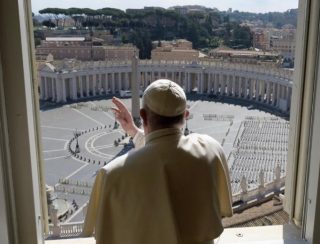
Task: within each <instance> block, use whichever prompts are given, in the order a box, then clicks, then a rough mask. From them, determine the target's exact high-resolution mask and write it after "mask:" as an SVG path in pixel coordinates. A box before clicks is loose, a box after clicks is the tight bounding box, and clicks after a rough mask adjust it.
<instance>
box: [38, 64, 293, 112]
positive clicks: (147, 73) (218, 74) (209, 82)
mask: <svg viewBox="0 0 320 244" xmlns="http://www.w3.org/2000/svg"><path fill="white" fill-rule="evenodd" d="M132 72H133V69H132V63H131V61H125V62H111V61H109V62H103V61H99V62H80V61H75V60H70V61H61V62H57V61H56V62H51V63H45V64H43V65H41V66H40V68H39V76H40V77H39V80H40V98H41V100H49V101H52V102H56V103H65V102H67V101H77V100H79V99H83V98H89V97H95V96H105V95H108V94H113V95H116V94H118V93H119V92H120V90H130V89H131V88H132V86H133V84H134V83H133V82H139V84H138V86H139V88H140V90H144V89H145V88H146V87H147V86H148V85H149V84H150V83H151V82H152V81H154V80H157V79H160V78H167V79H171V80H173V81H174V82H176V83H178V84H179V85H180V86H181V87H182V88H183V89H184V90H185V92H186V93H187V94H188V93H196V94H202V95H204V94H207V95H212V96H226V97H230V98H235V99H245V100H250V101H252V102H256V103H260V104H264V105H266V106H270V107H272V108H276V109H279V110H281V111H283V112H288V111H289V109H290V103H291V94H292V79H293V78H292V76H293V71H291V70H283V69H279V68H275V67H272V68H270V67H264V66H261V65H249V64H233V63H223V62H215V61H211V62H208V61H203V62H181V61H161V62H158V61H147V60H140V61H139V63H138V66H137V73H138V75H137V76H138V78H137V80H138V81H136V80H132V76H131V73H132Z"/></svg>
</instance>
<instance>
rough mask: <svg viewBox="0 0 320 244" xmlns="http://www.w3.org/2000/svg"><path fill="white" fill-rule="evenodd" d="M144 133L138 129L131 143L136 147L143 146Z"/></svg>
mask: <svg viewBox="0 0 320 244" xmlns="http://www.w3.org/2000/svg"><path fill="white" fill-rule="evenodd" d="M144 143H145V141H144V133H143V130H141V129H139V130H138V132H137V133H136V135H135V136H134V137H133V144H134V146H135V148H136V149H139V148H141V147H143V146H144Z"/></svg>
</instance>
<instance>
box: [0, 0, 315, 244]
mask: <svg viewBox="0 0 320 244" xmlns="http://www.w3.org/2000/svg"><path fill="white" fill-rule="evenodd" d="M299 11H302V13H301V14H300V15H299V24H298V31H297V33H298V35H297V36H298V37H297V39H298V40H300V41H301V43H300V44H299V42H297V44H298V45H296V47H297V48H296V59H295V60H296V64H297V66H296V70H297V71H296V72H295V75H294V79H295V81H299V82H295V91H294V92H293V94H292V96H293V98H294V99H293V101H292V103H293V104H294V105H295V106H291V120H290V124H291V123H294V126H292V128H291V131H290V141H291V142H292V143H290V144H289V155H288V157H289V159H292V161H293V162H294V163H293V166H294V167H288V171H287V179H286V199H287V201H286V209H287V210H288V211H289V213H290V217H291V218H293V219H294V218H295V211H296V209H297V207H299V206H300V207H301V206H302V207H303V208H302V209H303V210H304V212H302V213H300V214H301V219H298V221H296V224H298V225H300V224H301V225H302V227H303V228H302V232H301V237H302V238H306V239H307V240H308V242H310V243H313V242H315V241H316V240H318V241H319V240H320V237H319V235H320V234H319V233H317V232H316V230H315V223H316V222H319V219H320V216H319V215H320V210H319V209H320V192H319V191H320V186H319V184H314V183H315V182H319V165H320V162H319V161H318V160H317V159H319V158H320V155H319V151H320V150H317V148H315V145H316V144H315V140H316V135H318V134H320V131H319V129H318V128H317V127H316V126H315V125H316V124H317V123H319V120H320V111H319V107H320V105H319V102H320V101H319V100H320V97H319V96H320V95H319V92H320V86H319V85H318V86H316V84H320V74H319V73H318V71H319V70H320V66H319V67H318V64H319V63H320V60H319V49H318V48H319V43H318V39H319V38H318V36H319V30H318V28H319V3H317V0H306V1H305V0H300V1H299ZM317 12H318V14H317ZM305 20H307V21H305ZM304 22H305V23H304ZM31 23H32V21H31V0H26V1H24V0H11V1H6V0H5V1H1V2H0V36H3V37H4V38H1V40H0V58H1V59H2V63H1V62H0V89H1V91H4V92H3V93H2V92H0V102H1V104H0V105H1V106H0V135H1V138H0V146H1V147H0V163H1V165H0V175H1V177H2V178H1V179H2V180H1V181H0V196H1V194H2V196H3V195H4V196H9V197H6V198H4V199H5V202H0V203H1V204H0V214H1V215H4V214H5V216H6V218H4V227H3V228H1V232H0V233H1V236H2V233H3V234H4V239H2V241H3V240H4V242H5V243H43V232H44V230H45V229H46V228H45V227H43V226H42V223H45V222H46V220H47V219H46V218H47V210H46V204H45V195H44V188H43V186H44V181H43V179H42V176H43V173H42V172H43V169H42V164H41V157H42V156H41V155H42V154H41V144H40V143H39V141H40V140H39V138H40V137H41V134H40V130H39V124H38V123H39V115H38V109H39V105H38V102H37V101H38V100H37V99H38V94H37V92H36V89H34V87H33V84H35V82H34V79H35V78H36V75H35V74H36V73H35V72H34V64H33V61H32V59H33V58H32V57H33V53H34V48H33V32H32V24H31ZM10 47H11V49H10ZM12 47H13V48H14V51H12ZM314 48H316V49H314ZM314 50H317V52H316V53H317V55H316V56H314V55H313V54H314ZM17 61H18V62H17ZM13 67H14V68H13ZM316 67H317V68H316ZM32 74H33V75H32ZM2 86H3V87H2ZM316 91H317V94H318V95H316ZM16 94H17V95H18V97H19V99H16V98H15V95H16ZM307 95H310V98H309V100H308V101H305V100H304V102H303V103H301V102H300V101H302V98H306V96H307ZM16 130H18V131H16ZM21 138H23V139H25V140H26V143H21ZM318 138H319V137H318ZM303 159H306V160H305V161H304V162H305V163H302V161H303ZM19 167H21V168H22V170H21V169H20V170H19ZM299 167H302V170H301V168H299ZM313 169H314V170H313ZM306 176H307V177H306ZM299 177H300V178H299ZM298 180H299V182H300V183H299V182H298V183H297V181H298ZM302 184H303V185H302ZM297 185H300V188H299V187H297ZM304 186H306V187H304ZM298 188H299V189H298ZM297 189H298V191H297ZM306 193H307V194H306ZM297 199H298V200H297ZM306 199H308V201H306ZM292 200H293V201H292ZM310 200H311V201H310ZM298 201H299V204H298ZM292 202H293V203H294V204H291V203H292ZM300 207H299V208H300ZM304 213H305V214H304ZM18 216H19V218H18ZM304 217H305V219H304ZM18 220H19V221H18ZM312 223H313V224H312ZM22 240H23V241H22Z"/></svg>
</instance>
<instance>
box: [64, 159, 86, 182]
mask: <svg viewBox="0 0 320 244" xmlns="http://www.w3.org/2000/svg"><path fill="white" fill-rule="evenodd" d="M88 165H89V164H87V163H85V164H84V165H82V166H81V167H80V168H79V169H77V170H76V171H74V172H72V173H71V174H70V175H68V176H66V177H64V178H63V179H69V178H70V177H71V176H74V175H75V174H76V173H78V172H79V171H80V170H82V169H83V168H85V167H87V166H88Z"/></svg>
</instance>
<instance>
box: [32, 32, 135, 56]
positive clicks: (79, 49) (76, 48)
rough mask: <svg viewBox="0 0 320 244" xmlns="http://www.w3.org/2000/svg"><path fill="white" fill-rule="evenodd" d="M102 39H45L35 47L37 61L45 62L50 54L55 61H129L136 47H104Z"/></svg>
mask: <svg viewBox="0 0 320 244" xmlns="http://www.w3.org/2000/svg"><path fill="white" fill-rule="evenodd" d="M103 42H104V40H103V39H97V38H94V39H92V40H86V39H85V38H84V37H76V38H75V37H59V38H47V40H45V41H42V42H41V45H40V46H38V47H36V58H37V60H45V59H46V57H47V56H48V55H49V54H51V55H52V56H53V58H54V59H55V60H62V59H72V58H74V59H78V60H81V61H89V60H94V61H97V60H114V59H117V60H127V59H131V58H132V56H133V54H134V52H135V50H137V48H136V47H134V46H132V45H122V46H111V45H110V46H109V45H108V46H105V45H103Z"/></svg>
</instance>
